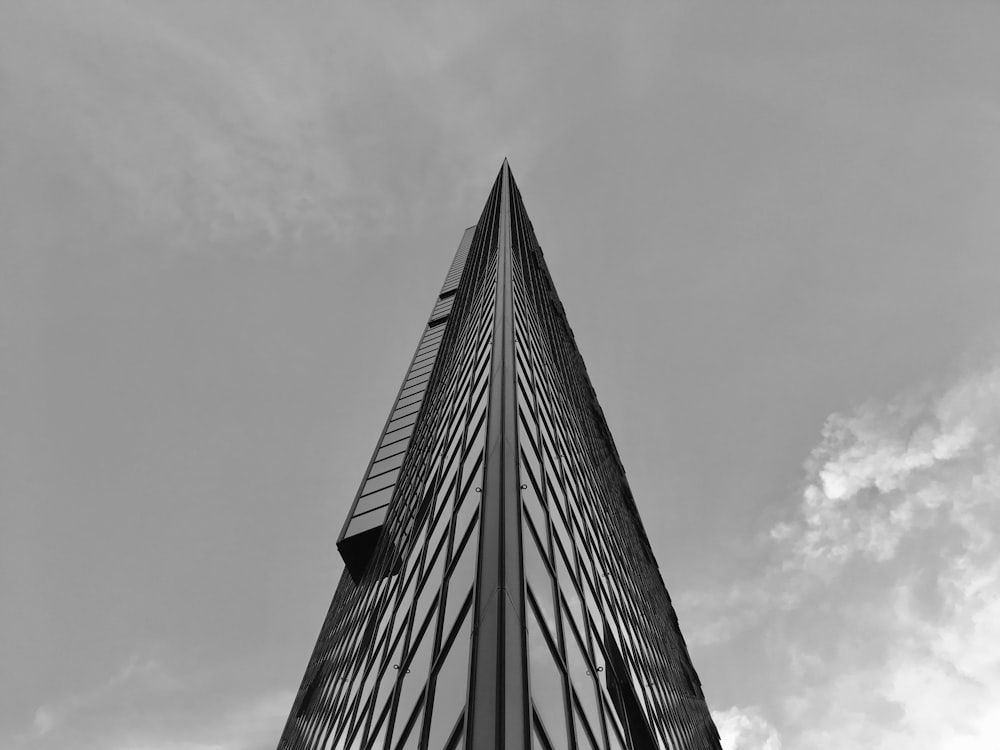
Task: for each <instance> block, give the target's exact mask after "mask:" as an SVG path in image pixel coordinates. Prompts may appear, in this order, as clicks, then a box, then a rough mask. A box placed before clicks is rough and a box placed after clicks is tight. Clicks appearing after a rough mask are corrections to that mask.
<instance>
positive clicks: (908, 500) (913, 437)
mask: <svg viewBox="0 0 1000 750" xmlns="http://www.w3.org/2000/svg"><path fill="white" fill-rule="evenodd" d="M998 447H1000V364H997V363H996V362H995V361H991V362H989V363H987V364H985V365H983V366H980V367H976V368H972V369H969V370H966V371H964V372H963V373H961V374H960V375H956V376H955V377H953V378H951V379H950V380H948V381H947V382H942V383H938V384H925V385H923V386H921V387H919V388H916V389H912V390H909V391H907V392H905V393H902V394H900V395H898V396H897V397H895V398H893V399H891V400H888V401H886V402H877V401H871V402H868V403H865V404H863V405H861V406H859V407H858V408H856V409H854V410H853V411H850V412H845V413H836V414H833V415H831V416H830V417H829V418H828V419H827V420H826V424H825V425H824V427H823V430H822V437H821V441H820V443H819V445H817V447H816V448H815V449H814V450H813V451H812V452H811V453H810V456H809V458H808V460H807V461H806V464H805V479H804V482H803V490H802V492H801V495H800V502H799V506H798V508H797V510H796V512H795V514H794V515H793V516H792V517H790V518H789V519H787V520H785V521H782V522H780V523H778V524H776V525H774V526H773V527H772V528H771V529H770V530H769V532H768V533H767V534H766V535H765V541H764V548H765V551H766V552H767V554H768V555H769V556H770V558H771V560H772V562H771V563H770V564H768V565H767V566H765V568H764V570H763V572H762V574H761V575H760V576H759V577H758V578H756V579H752V580H746V581H742V582H740V583H739V584H737V585H736V586H734V587H732V588H731V589H728V590H725V591H721V592H702V593H700V594H694V595H690V596H687V597H682V599H681V604H680V606H681V608H682V609H688V608H689V609H690V612H691V615H692V617H691V618H689V619H688V624H689V627H688V630H687V633H689V635H690V638H691V640H693V641H695V642H699V643H701V644H703V645H706V646H707V645H710V644H715V647H716V648H719V649H725V648H726V641H727V640H728V639H730V638H732V637H733V636H735V635H736V634H738V633H739V632H741V631H743V630H745V629H747V628H749V627H754V628H757V629H758V630H755V633H758V634H759V635H755V636H754V637H755V638H757V637H759V638H761V639H763V642H766V643H771V644H780V645H775V646H772V647H770V648H769V649H768V654H769V656H768V657H766V658H767V659H768V660H769V664H768V670H769V672H770V673H771V679H775V678H777V679H780V680H782V681H784V682H785V689H784V690H782V691H781V692H782V693H784V694H785V695H786V698H784V699H783V700H781V701H778V702H776V703H774V704H772V705H770V706H768V707H767V714H768V715H769V717H770V718H771V719H772V720H774V721H776V725H777V726H778V727H779V729H780V730H781V734H782V736H783V737H784V738H785V739H786V740H788V741H792V739H791V738H794V744H795V746H796V747H801V748H827V747H846V746H851V747H871V748H886V749H887V750H888V749H889V748H898V747H909V748H918V749H924V748H926V749H927V750H932V749H938V748H966V747H968V748H973V747H976V748H981V747H987V746H989V743H990V742H992V741H993V739H991V738H995V737H996V736H998V733H1000V708H998V706H1000V646H998V645H997V644H1000V544H998V543H1000V538H998V537H1000V503H998V500H1000V451H998ZM692 625H693V627H692ZM702 625H704V627H702ZM748 716H749V717H757V718H760V720H761V721H766V719H765V718H764V714H763V713H761V712H760V711H759V710H756V709H739V708H733V709H730V711H729V712H721V713H720V714H719V717H720V721H721V722H722V724H723V725H724V726H727V727H729V728H730V729H731V730H732V731H733V732H735V731H736V729H735V728H736V727H740V726H747V727H749V726H751V725H753V722H752V721H751V719H748V718H746V717H748ZM779 718H780V720H778V719H779ZM733 737H734V738H735V737H738V735H737V734H734V735H733ZM733 742H736V743H737V744H736V745H735V746H736V747H742V745H740V744H738V743H739V740H737V739H734V740H733Z"/></svg>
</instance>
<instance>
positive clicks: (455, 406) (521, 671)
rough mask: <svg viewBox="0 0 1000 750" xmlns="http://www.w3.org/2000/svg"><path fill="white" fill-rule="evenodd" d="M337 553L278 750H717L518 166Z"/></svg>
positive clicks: (476, 238) (431, 341) (464, 267)
mask: <svg viewBox="0 0 1000 750" xmlns="http://www.w3.org/2000/svg"><path fill="white" fill-rule="evenodd" d="M338 546H339V547H340V550H341V552H342V553H343V555H344V558H345V561H346V562H347V571H345V574H344V576H343V577H342V579H341V582H340V586H339V587H338V589H337V592H336V594H335V596H334V600H333V603H332V604H331V606H330V609H329V611H328V613H327V617H326V620H325V621H324V624H323V627H322V630H321V632H320V635H319V638H318V639H317V642H316V646H315V649H314V650H313V654H312V657H311V658H310V661H309V665H308V667H307V669H306V673H305V675H304V677H303V680H302V683H301V686H300V689H299V692H298V694H297V696H296V699H295V702H294V704H293V706H292V710H291V714H290V716H289V718H288V722H287V724H286V726H285V730H284V733H283V734H282V736H281V739H280V742H279V748H280V749H281V750H320V749H321V748H322V749H323V750H328V749H330V748H338V749H348V748H350V749H354V748H358V749H360V748H378V749H379V750H422V749H423V748H428V749H430V750H458V748H472V749H474V750H500V748H511V749H512V750H519V749H520V748H541V749H544V750H563V749H564V748H565V749H567V750H568V749H569V748H600V750H623V749H625V748H628V749H629V750H645V749H646V748H672V749H675V748H684V749H685V750H694V749H695V748H706V749H716V750H717V749H718V748H719V739H718V734H717V732H716V730H715V727H714V725H713V723H712V720H711V716H710V714H709V711H708V707H707V704H706V702H705V697H704V694H703V693H702V691H701V687H700V683H699V681H698V677H697V674H696V673H695V671H694V668H693V667H692V665H691V660H690V657H689V655H688V652H687V647H686V645H685V643H684V639H683V637H682V635H681V633H680V629H679V627H678V624H677V617H676V614H675V612H674V610H673V606H672V605H671V602H670V597H669V595H668V594H667V591H666V588H665V587H664V584H663V581H662V578H661V576H660V572H659V569H658V568H657V565H656V561H655V559H654V558H653V554H652V550H651V548H650V545H649V542H648V539H647V537H646V534H645V531H644V529H643V526H642V523H641V521H640V519H639V515H638V511H637V509H636V504H635V502H634V501H633V498H632V495H631V491H630V490H629V487H628V482H627V480H626V478H625V474H624V470H623V468H622V464H621V461H620V459H619V457H618V453H617V451H616V449H615V446H614V442H613V440H612V438H611V435H610V432H609V430H608V426H607V422H606V420H605V418H604V414H603V412H602V410H601V408H600V406H599V404H598V403H597V399H596V395H595V393H594V389H593V386H592V385H591V383H590V380H589V377H588V376H587V372H586V368H585V367H584V365H583V360H582V358H581V356H580V353H579V350H578V349H577V346H576V343H575V339H574V337H573V333H572V330H571V329H570V327H569V324H568V322H567V320H566V315H565V312H564V310H563V308H562V305H561V303H560V302H559V299H558V296H557V295H556V293H555V290H554V287H553V284H552V278H551V276H550V274H549V271H548V268H547V267H546V264H545V260H544V258H543V256H542V252H541V248H540V247H539V246H538V243H537V241H536V239H535V235H534V231H533V229H532V226H531V222H530V221H529V220H528V217H527V214H526V212H525V210H524V205H523V203H522V200H521V195H520V192H519V191H518V189H517V185H516V184H515V183H514V180H513V177H512V176H511V175H510V170H509V167H508V166H507V163H506V161H505V162H504V165H503V167H502V168H501V171H500V174H499V175H498V176H497V180H496V181H495V183H494V185H493V189H492V190H491V192H490V195H489V198H488V200H487V202H486V206H485V208H484V209H483V213H482V216H481V217H480V219H479V222H478V223H477V225H476V226H475V227H472V228H470V229H468V230H466V232H465V235H464V236H463V238H462V243H461V245H460V247H459V250H458V253H457V254H456V256H455V260H454V261H453V263H452V266H451V268H450V269H449V272H448V275H447V277H446V280H445V284H444V286H443V287H442V290H441V292H440V294H439V295H438V298H437V300H436V301H435V303H434V307H433V309H432V312H431V317H430V320H429V322H428V325H427V327H426V328H425V330H424V334H423V336H422V338H421V344H420V346H418V348H417V352H416V354H415V356H414V358H413V360H412V361H411V364H410V367H409V369H408V370H407V377H406V379H404V382H403V385H402V387H401V388H400V391H399V394H398V395H397V398H396V402H395V404H394V406H393V409H392V411H391V412H390V415H389V419H388V420H387V421H386V425H385V427H384V428H383V431H382V436H381V438H380V440H379V443H378V445H377V447H376V450H375V453H374V454H373V456H372V460H371V461H370V462H369V466H368V468H367V470H366V472H365V477H364V481H363V482H362V485H361V488H360V489H359V492H358V495H357V497H356V498H355V502H354V504H353V506H352V511H351V514H350V516H349V518H348V520H347V522H346V523H345V527H344V531H343V532H342V534H341V538H340V541H339V543H338Z"/></svg>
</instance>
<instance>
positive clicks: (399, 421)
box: [385, 414, 417, 432]
mask: <svg viewBox="0 0 1000 750" xmlns="http://www.w3.org/2000/svg"><path fill="white" fill-rule="evenodd" d="M416 421H417V415H416V414H404V415H403V416H401V417H396V418H395V419H393V420H392V421H391V422H389V424H387V425H386V427H385V431H386V432H393V431H394V430H398V429H399V428H401V427H406V426H407V425H411V424H413V423H414V422H416Z"/></svg>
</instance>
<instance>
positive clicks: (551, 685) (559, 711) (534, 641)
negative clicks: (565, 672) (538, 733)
mask: <svg viewBox="0 0 1000 750" xmlns="http://www.w3.org/2000/svg"><path fill="white" fill-rule="evenodd" d="M529 609H531V615H530V616H529V617H528V669H529V673H530V681H531V699H532V703H533V704H534V706H535V710H536V711H538V715H539V717H540V718H541V720H542V724H543V725H544V726H545V731H546V733H547V734H548V735H549V739H550V740H551V742H552V748H553V750H564V749H565V748H568V747H569V740H568V737H567V731H566V708H565V698H564V693H563V677H562V671H561V670H560V669H559V667H558V665H557V663H556V661H555V658H554V656H553V654H552V650H551V649H550V648H549V644H548V643H547V642H546V640H545V637H544V636H543V635H542V631H541V629H540V628H541V626H540V625H539V623H538V619H537V618H536V616H535V610H534V608H530V607H529Z"/></svg>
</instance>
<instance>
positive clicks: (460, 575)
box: [444, 531, 479, 634]
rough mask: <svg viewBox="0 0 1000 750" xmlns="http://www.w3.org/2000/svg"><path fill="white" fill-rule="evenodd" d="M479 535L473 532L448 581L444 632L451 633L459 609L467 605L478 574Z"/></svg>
mask: <svg viewBox="0 0 1000 750" xmlns="http://www.w3.org/2000/svg"><path fill="white" fill-rule="evenodd" d="M478 546H479V545H478V535H477V534H476V533H475V531H473V533H472V534H471V536H470V537H469V539H468V541H466V543H465V547H464V548H463V549H462V551H461V557H459V558H458V561H457V563H456V565H455V567H454V569H453V570H452V572H451V578H449V579H448V601H447V603H446V605H445V610H444V611H445V616H444V626H445V630H444V632H445V633H446V634H447V633H448V632H450V631H451V628H452V624H453V621H454V619H455V617H456V615H457V614H458V612H459V609H460V608H461V607H462V605H463V604H464V603H465V597H466V595H467V594H468V593H469V591H470V590H471V588H472V582H473V580H474V578H475V574H476V556H477V554H478V549H477V548H478Z"/></svg>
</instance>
